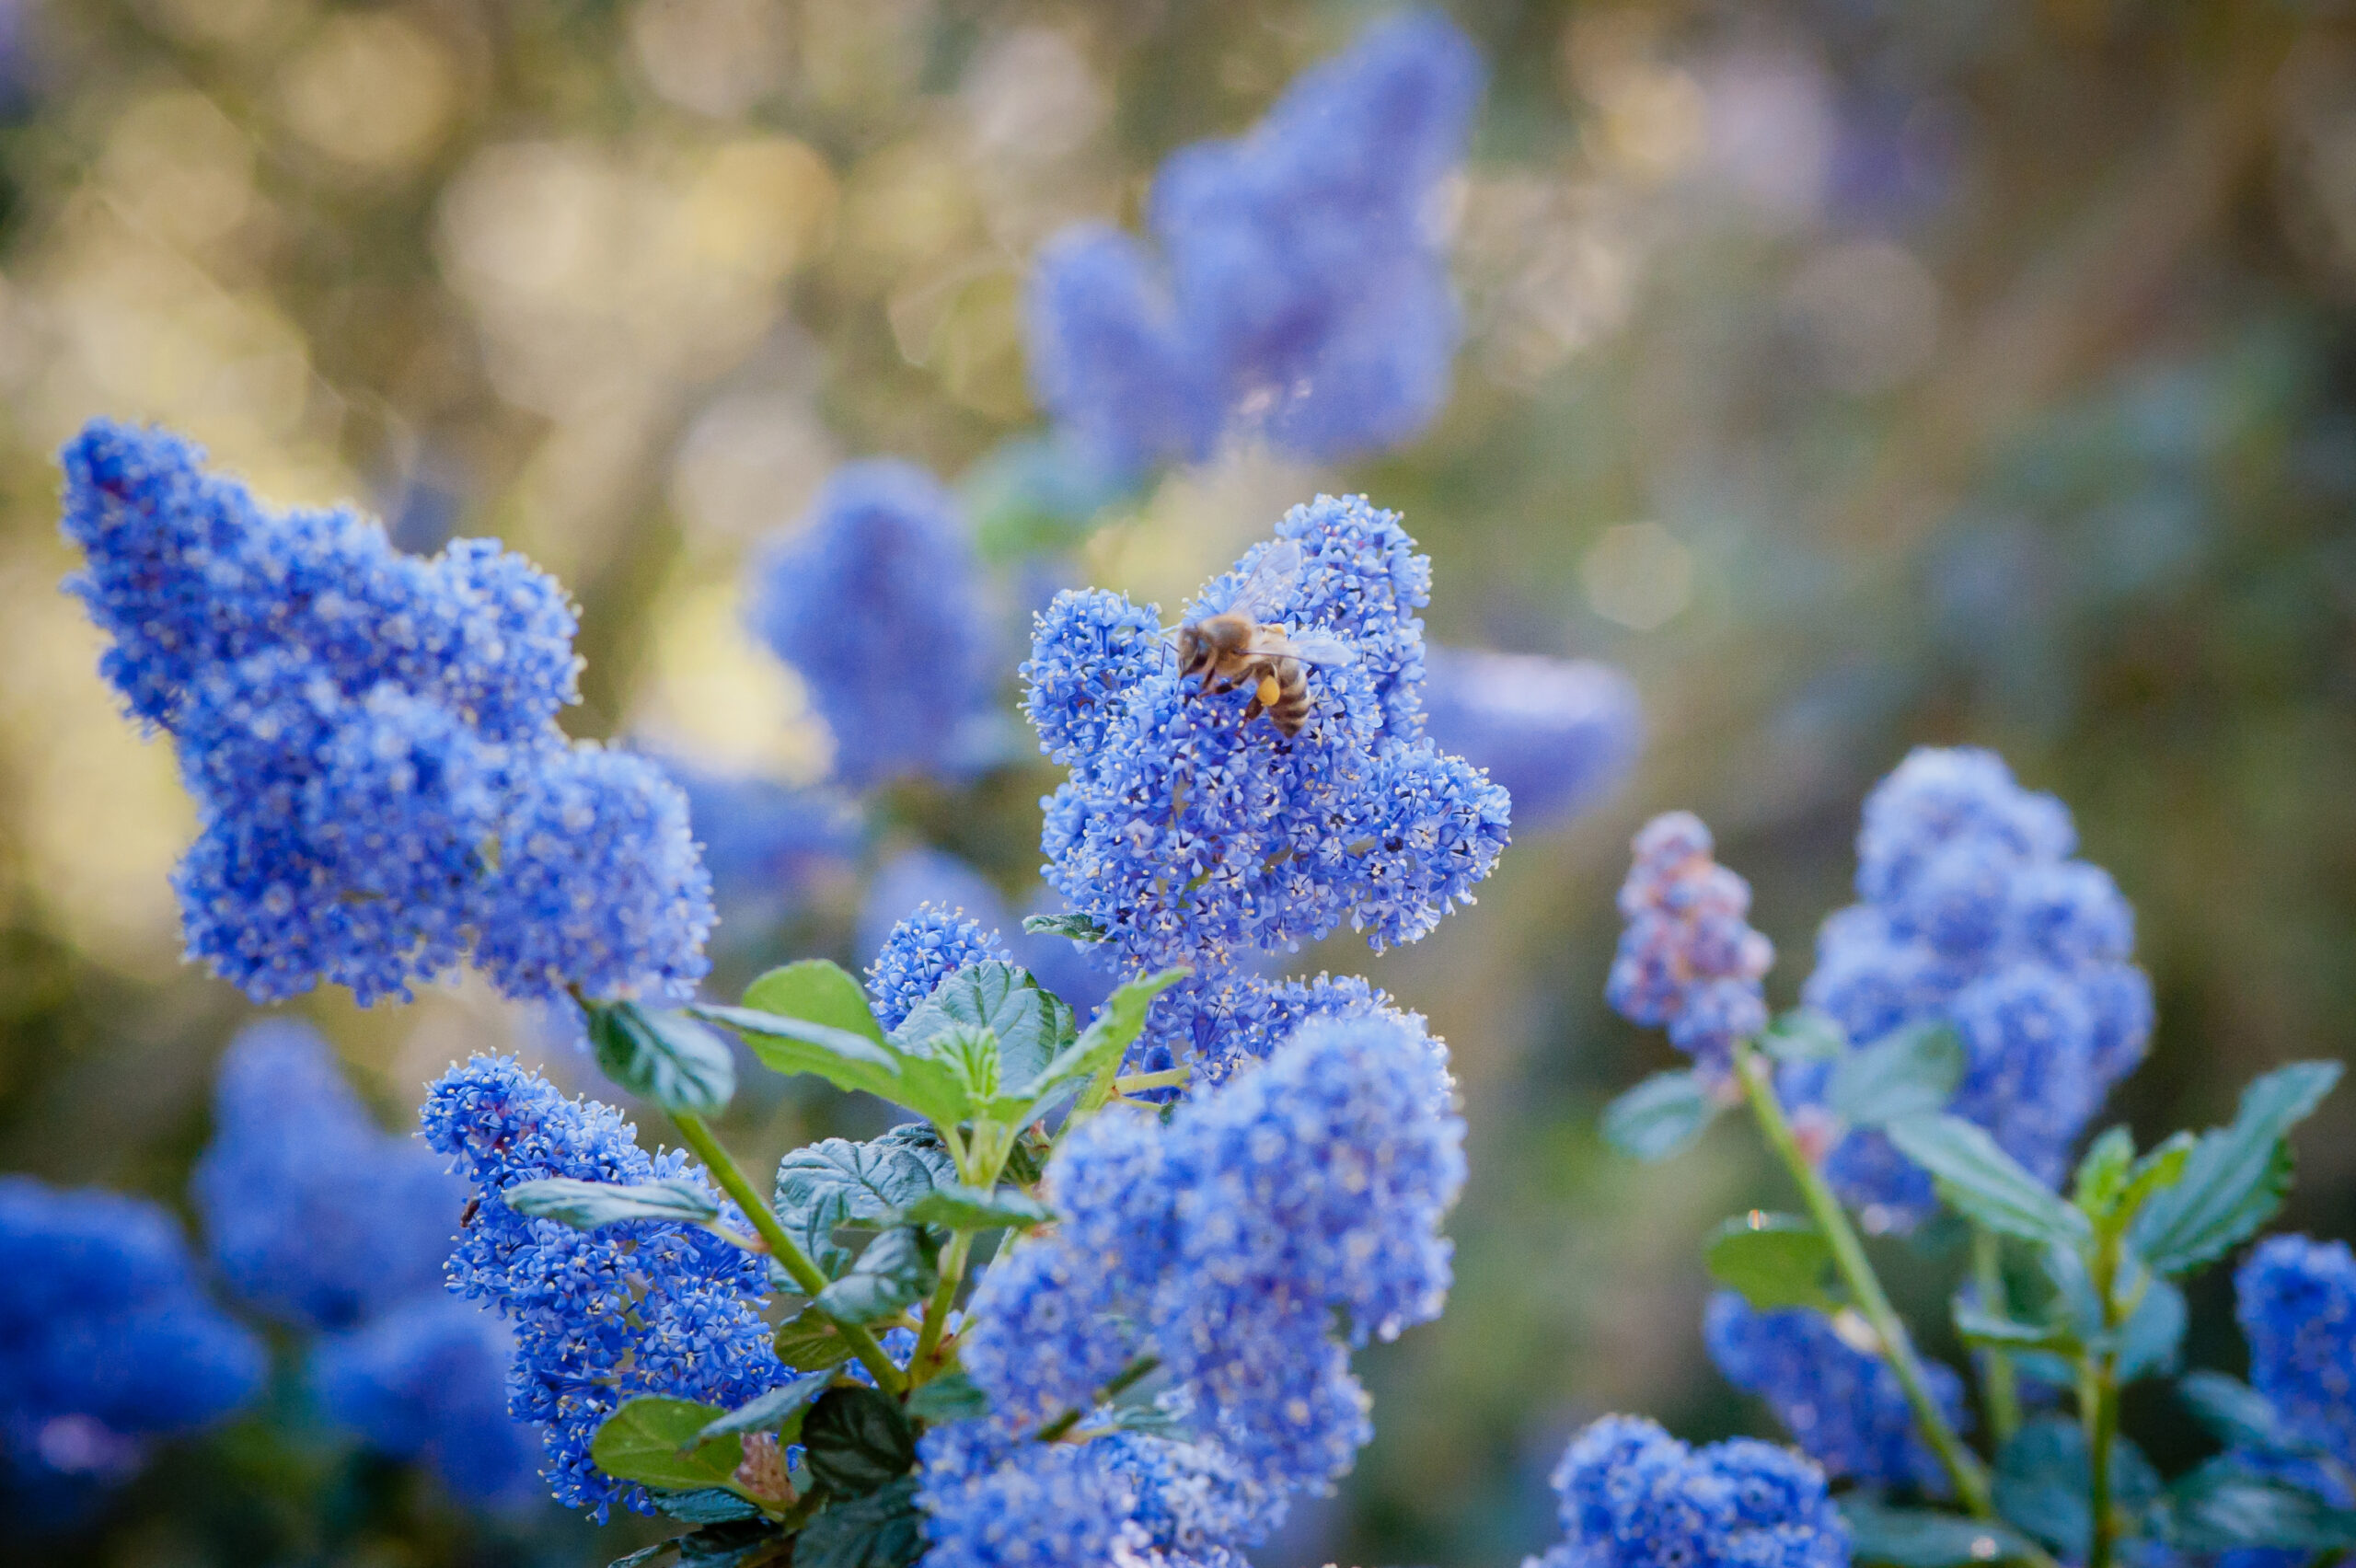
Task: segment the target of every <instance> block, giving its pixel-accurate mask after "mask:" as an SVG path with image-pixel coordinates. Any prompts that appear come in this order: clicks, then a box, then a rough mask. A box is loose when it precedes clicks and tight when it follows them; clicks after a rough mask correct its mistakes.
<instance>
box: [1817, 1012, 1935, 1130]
mask: <svg viewBox="0 0 2356 1568" xmlns="http://www.w3.org/2000/svg"><path fill="white" fill-rule="evenodd" d="M1963 1068H1964V1054H1963V1042H1962V1041H1961V1040H1959V1039H1958V1038H1957V1037H1956V1032H1955V1031H1954V1030H1952V1029H1950V1028H1948V1027H1947V1026H1946V1024H1944V1023H1925V1024H1917V1025H1915V1026H1913V1027H1911V1028H1909V1029H1901V1030H1899V1031H1898V1032H1895V1033H1893V1034H1891V1035H1889V1036H1888V1037H1887V1038H1885V1039H1882V1040H1878V1041H1876V1042H1875V1043H1873V1044H1871V1045H1867V1046H1865V1048H1864V1049H1862V1050H1857V1051H1852V1052H1850V1053H1849V1054H1848V1055H1845V1056H1842V1058H1841V1059H1840V1061H1839V1062H1838V1063H1836V1064H1835V1065H1834V1066H1833V1068H1832V1077H1831V1078H1830V1079H1829V1080H1828V1081H1827V1082H1826V1084H1825V1090H1824V1102H1825V1105H1826V1106H1827V1107H1828V1108H1829V1109H1830V1110H1831V1112H1832V1113H1833V1114H1834V1115H1836V1116H1839V1117H1840V1118H1841V1119H1842V1121H1845V1122H1848V1123H1850V1124H1853V1125H1855V1126H1860V1127H1878V1126H1880V1125H1882V1124H1884V1123H1888V1122H1895V1121H1898V1120H1900V1119H1901V1118H1904V1117H1908V1116H1928V1115H1931V1114H1933V1113H1935V1112H1937V1111H1939V1110H1940V1109H1941V1108H1943V1107H1944V1106H1945V1105H1946V1102H1947V1101H1949V1100H1950V1099H1952V1098H1953V1097H1954V1095H1955V1089H1956V1085H1958V1084H1959V1083H1961V1082H1962V1081H1963Z"/></svg>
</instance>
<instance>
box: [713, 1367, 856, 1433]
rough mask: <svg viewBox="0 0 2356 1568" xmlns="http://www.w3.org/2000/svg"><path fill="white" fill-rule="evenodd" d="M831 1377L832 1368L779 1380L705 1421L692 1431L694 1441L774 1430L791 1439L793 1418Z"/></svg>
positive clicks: (808, 1404) (808, 1403) (824, 1389)
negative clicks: (711, 1419) (789, 1380)
mask: <svg viewBox="0 0 2356 1568" xmlns="http://www.w3.org/2000/svg"><path fill="white" fill-rule="evenodd" d="M834 1378H835V1375H834V1373H833V1372H832V1371H818V1372H804V1373H803V1374H802V1376H800V1377H799V1378H794V1379H793V1381H791V1382H790V1383H781V1384H780V1385H779V1386H778V1387H776V1388H774V1389H770V1390H769V1391H768V1393H766V1394H762V1395H760V1396H758V1397H757V1398H755V1399H751V1400H748V1401H745V1403H743V1404H740V1405H738V1406H737V1407H736V1408H735V1409H734V1410H732V1411H730V1412H728V1413H727V1414H726V1415H723V1416H721V1417H720V1418H719V1419H718V1420H715V1421H711V1422H707V1423H706V1424H705V1425H704V1428H703V1430H702V1431H700V1432H699V1433H697V1434H696V1435H695V1441H697V1442H699V1443H700V1442H706V1441H709V1440H710V1439H711V1438H714V1437H723V1436H726V1435H728V1434H729V1433H731V1432H774V1433H777V1434H778V1435H780V1436H781V1437H783V1438H784V1439H785V1440H786V1441H787V1442H791V1441H792V1440H793V1433H792V1430H791V1428H792V1427H793V1425H794V1418H795V1417H796V1416H798V1415H800V1414H801V1413H802V1412H803V1411H804V1410H806V1409H808V1408H809V1406H810V1403H811V1401H814V1400H815V1399H816V1398H817V1397H818V1396H819V1395H820V1394H823V1393H825V1392H826V1385H827V1384H828V1383H831V1382H833V1381H834Z"/></svg>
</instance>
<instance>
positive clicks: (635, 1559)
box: [606, 1503, 758, 1568]
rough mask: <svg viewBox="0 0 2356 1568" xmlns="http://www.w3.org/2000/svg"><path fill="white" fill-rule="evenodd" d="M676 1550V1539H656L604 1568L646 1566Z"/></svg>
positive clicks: (677, 1547)
mask: <svg viewBox="0 0 2356 1568" xmlns="http://www.w3.org/2000/svg"><path fill="white" fill-rule="evenodd" d="M745 1506H746V1507H747V1508H750V1507H752V1505H751V1504H749V1503H747V1504H745ZM755 1512H758V1510H757V1509H756V1510H755ZM678 1550H679V1543H678V1542H677V1541H676V1540H658V1541H656V1542H655V1543H654V1544H653V1546H641V1547H640V1548H639V1549H638V1550H637V1551H633V1552H631V1553H630V1554H629V1556H628V1557H617V1558H615V1559H614V1560H613V1561H612V1562H608V1563H606V1568H647V1565H648V1564H649V1563H653V1562H662V1561H663V1560H664V1558H666V1557H668V1556H670V1555H671V1554H672V1553H674V1552H676V1551H678Z"/></svg>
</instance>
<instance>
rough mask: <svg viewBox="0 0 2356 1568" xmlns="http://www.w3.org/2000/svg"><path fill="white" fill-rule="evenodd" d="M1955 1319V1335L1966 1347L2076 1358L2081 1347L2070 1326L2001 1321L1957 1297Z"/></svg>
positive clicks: (1969, 1301)
mask: <svg viewBox="0 0 2356 1568" xmlns="http://www.w3.org/2000/svg"><path fill="white" fill-rule="evenodd" d="M1948 1310H1949V1311H1950V1312H1951V1313H1952V1314H1953V1315H1954V1318H1955V1332H1957V1333H1958V1335H1960V1336H1961V1337H1962V1339H1963V1342H1964V1343H1966V1344H1969V1345H1977V1346H1979V1347H1980V1348H1981V1349H1983V1350H2015V1351H2017V1350H2042V1351H2048V1352H2050V1353H2051V1354H2053V1355H2077V1354H2078V1351H2079V1349H2080V1348H2081V1346H2080V1345H2079V1343H2078V1336H2077V1335H2076V1334H2075V1333H2073V1332H2071V1330H2070V1327H2069V1325H2068V1324H2066V1323H2024V1322H2022V1321H2020V1320H2018V1319H2015V1318H2004V1317H1999V1316H1997V1315H1996V1314H1995V1313H1993V1312H1990V1311H1987V1310H1985V1309H1982V1308H1981V1306H1980V1305H1979V1304H1978V1303H1976V1302H1973V1301H1971V1300H1969V1299H1968V1298H1966V1297H1960V1296H1958V1297H1956V1298H1955V1300H1954V1301H1953V1302H1951V1303H1950V1304H1949V1306H1948Z"/></svg>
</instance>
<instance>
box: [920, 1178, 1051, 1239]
mask: <svg viewBox="0 0 2356 1568" xmlns="http://www.w3.org/2000/svg"><path fill="white" fill-rule="evenodd" d="M900 1217H901V1218H902V1219H904V1220H907V1221H909V1222H910V1223H912V1224H916V1225H938V1226H942V1227H945V1228H948V1229H951V1230H997V1229H999V1228H1005V1227H1008V1226H1031V1225H1045V1224H1046V1223H1047V1222H1048V1221H1050V1220H1052V1219H1054V1218H1055V1217H1056V1216H1055V1215H1054V1214H1052V1213H1051V1212H1049V1210H1048V1208H1047V1205H1045V1204H1043V1203H1041V1202H1040V1201H1039V1200H1038V1199H1036V1198H1034V1197H1033V1196H1032V1195H1031V1194H1030V1193H1025V1192H1023V1191H1022V1189H1021V1188H1019V1187H1000V1188H999V1189H998V1190H997V1191H996V1192H984V1191H983V1190H982V1189H980V1188H979V1187H964V1186H955V1187H935V1188H934V1189H933V1190H932V1191H931V1192H930V1193H926V1194H925V1195H924V1196H923V1197H920V1198H918V1200H917V1201H916V1202H915V1203H913V1204H910V1205H908V1206H907V1208H904V1209H902V1210H901V1211H900Z"/></svg>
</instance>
